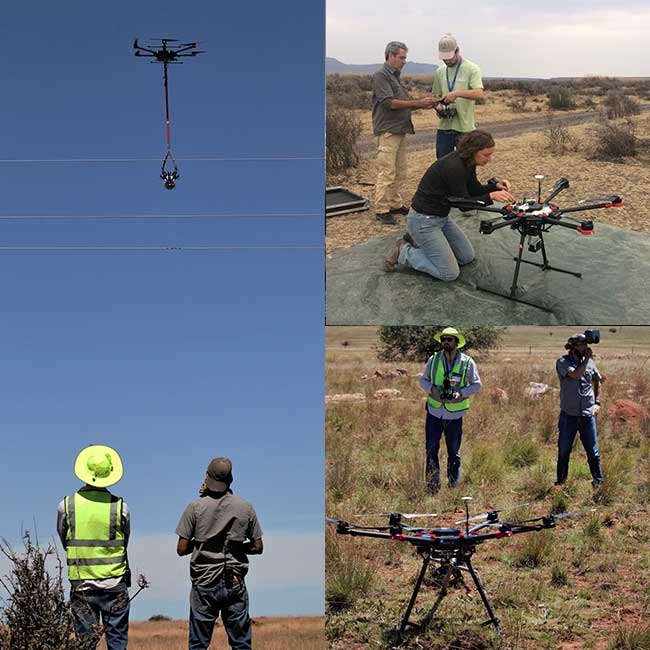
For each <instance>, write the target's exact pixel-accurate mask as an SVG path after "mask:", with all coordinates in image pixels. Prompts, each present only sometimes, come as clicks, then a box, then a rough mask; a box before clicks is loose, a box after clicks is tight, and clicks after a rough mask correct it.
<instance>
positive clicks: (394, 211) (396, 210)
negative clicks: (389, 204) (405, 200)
mask: <svg viewBox="0 0 650 650" xmlns="http://www.w3.org/2000/svg"><path fill="white" fill-rule="evenodd" d="M410 211H411V208H407V207H406V206H405V205H403V206H402V207H401V208H392V209H391V214H403V215H404V216H406V215H407V214H408V213H409V212H410Z"/></svg>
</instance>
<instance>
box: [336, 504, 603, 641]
mask: <svg viewBox="0 0 650 650" xmlns="http://www.w3.org/2000/svg"><path fill="white" fill-rule="evenodd" d="M471 499H472V497H462V500H463V501H464V503H465V515H466V516H465V519H464V520H462V521H457V522H456V524H464V530H463V529H461V528H431V527H426V528H422V527H416V526H411V525H410V524H407V523H405V521H404V520H405V519H406V520H408V519H414V518H417V517H433V516H436V515H434V514H426V515H418V514H415V513H410V514H408V515H405V514H403V513H399V512H393V513H384V514H381V515H360V516H378V517H387V519H388V521H387V523H386V524H384V525H379V526H365V525H364V526H362V525H358V524H354V523H350V522H349V521H346V520H344V519H331V518H329V517H328V518H326V520H325V521H326V522H327V523H329V524H333V525H335V526H336V532H337V534H339V535H350V536H352V537H372V538H378V539H385V540H389V541H394V542H406V543H408V544H411V545H413V546H414V547H415V549H416V552H417V554H418V555H419V556H420V557H421V558H422V567H421V568H420V572H419V574H418V576H417V579H416V581H415V587H414V588H413V593H412V594H411V598H410V600H409V602H408V605H407V606H406V610H405V612H404V615H403V616H402V619H401V622H400V625H399V629H398V631H397V633H398V635H399V637H400V638H401V637H403V636H404V632H405V631H406V628H407V627H408V626H411V627H414V628H423V627H426V625H427V623H428V622H430V621H431V620H432V618H433V616H434V614H435V612H436V610H437V609H438V607H439V606H440V604H441V602H442V600H443V598H444V597H445V596H446V595H447V594H448V592H449V590H450V589H451V588H454V587H461V586H464V587H465V589H467V591H469V587H467V585H466V584H465V582H464V574H465V573H469V575H470V576H471V578H472V580H473V582H474V585H475V586H476V589H477V591H478V593H479V596H480V597H481V601H482V602H483V606H484V607H485V610H486V611H487V613H488V616H489V618H488V620H487V621H485V622H484V623H483V625H490V624H492V625H494V628H495V630H496V633H497V635H499V634H501V625H500V621H499V619H498V618H497V617H496V615H495V614H494V611H493V610H492V607H491V606H490V603H489V601H488V599H487V596H486V594H485V591H484V589H483V585H482V584H481V581H480V580H479V577H478V575H477V573H476V571H475V569H474V567H473V566H472V556H473V555H474V553H475V552H476V550H477V547H478V546H479V545H481V544H483V543H485V542H488V541H490V540H493V539H507V538H509V537H512V536H513V535H519V534H522V533H531V532H537V531H540V530H545V529H548V528H555V526H556V522H557V521H558V520H561V519H564V518H566V517H574V516H579V515H582V514H585V513H588V512H595V508H590V509H587V510H578V511H575V512H564V513H556V514H550V515H543V516H540V517H534V518H532V519H524V520H523V521H512V522H508V521H503V522H502V521H500V520H499V513H500V512H503V511H502V510H491V511H489V512H485V513H482V514H480V515H476V516H474V517H470V516H469V505H468V504H469V501H471ZM475 521H478V522H480V523H477V524H475V525H472V526H471V527H470V522H475ZM430 563H433V564H435V565H437V566H436V568H435V570H434V571H433V580H432V583H433V584H434V585H435V587H436V588H437V589H438V597H437V599H436V601H435V603H434V604H433V607H432V608H431V610H430V611H429V613H428V614H427V615H426V616H425V618H424V619H423V621H421V622H420V623H414V622H411V621H410V620H409V619H410V617H411V612H412V610H413V607H414V605H415V601H416V599H417V597H418V593H419V591H420V588H421V586H422V582H423V580H424V578H425V576H426V573H427V569H428V567H429V564H430Z"/></svg>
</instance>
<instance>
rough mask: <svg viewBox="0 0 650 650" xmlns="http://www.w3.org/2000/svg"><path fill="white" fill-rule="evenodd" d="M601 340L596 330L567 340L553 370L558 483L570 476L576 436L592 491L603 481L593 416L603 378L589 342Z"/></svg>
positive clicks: (594, 415)
mask: <svg viewBox="0 0 650 650" xmlns="http://www.w3.org/2000/svg"><path fill="white" fill-rule="evenodd" d="M599 341H600V331H599V330H585V332H584V334H576V335H574V336H572V337H570V338H569V340H568V341H567V343H566V345H565V346H564V347H565V348H566V349H567V350H568V353H567V354H565V355H564V356H562V357H560V358H559V359H558V360H557V363H556V366H555V367H556V370H557V374H558V377H559V379H560V419H559V422H558V429H559V436H558V458H557V481H556V485H561V484H562V483H564V482H565V481H566V480H567V476H568V474H569V457H570V456H571V449H572V447H573V442H574V440H575V437H576V433H577V432H578V431H579V432H580V442H582V446H583V447H584V449H585V452H586V453H587V462H588V463H589V470H590V471H591V476H592V485H593V487H594V488H598V487H600V485H602V482H603V473H602V470H601V467H600V453H599V452H598V434H597V432H596V416H597V415H598V413H599V411H600V394H601V390H600V385H601V382H602V375H601V374H600V372H598V368H597V367H596V364H595V363H594V362H593V360H592V357H593V350H592V349H591V348H590V347H589V343H598V342H599Z"/></svg>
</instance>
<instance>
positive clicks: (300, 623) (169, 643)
mask: <svg viewBox="0 0 650 650" xmlns="http://www.w3.org/2000/svg"><path fill="white" fill-rule="evenodd" d="M323 629H324V619H323V618H322V617H320V616H314V617H295V618H291V617H287V618H280V617H277V618H276V617H273V618H270V617H264V616H261V617H258V618H255V619H254V625H253V646H254V647H255V649H256V650H291V649H294V650H325V636H324V632H323ZM187 639H188V633H187V621H161V622H148V621H146V622H133V623H131V625H130V629H129V648H130V649H131V650H185V648H187ZM228 647H229V646H228V640H227V638H226V633H225V631H224V629H223V625H222V624H221V623H218V624H217V629H216V630H215V633H214V636H213V637H212V643H211V644H210V649H211V650H216V649H217V648H228ZM98 648H99V650H106V643H105V641H104V639H102V641H101V643H100V644H99V646H98Z"/></svg>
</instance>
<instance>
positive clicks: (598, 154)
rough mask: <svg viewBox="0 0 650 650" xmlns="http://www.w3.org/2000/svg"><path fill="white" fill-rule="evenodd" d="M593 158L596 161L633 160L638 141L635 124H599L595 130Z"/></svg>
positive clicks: (629, 121)
mask: <svg viewBox="0 0 650 650" xmlns="http://www.w3.org/2000/svg"><path fill="white" fill-rule="evenodd" d="M595 137H596V139H595V144H594V152H593V157H594V158H595V159H596V160H607V161H609V162H623V161H624V159H625V158H626V157H629V158H634V157H635V156H636V155H637V154H638V153H639V140H638V138H637V136H636V127H635V124H634V123H633V122H632V121H631V120H628V121H627V122H626V123H625V124H622V125H618V124H612V123H607V122H602V123H600V124H599V125H598V126H597V127H596V130H595Z"/></svg>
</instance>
